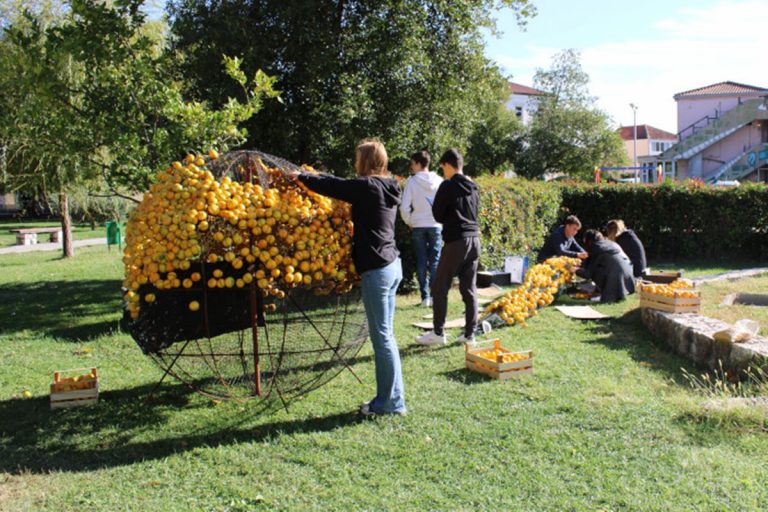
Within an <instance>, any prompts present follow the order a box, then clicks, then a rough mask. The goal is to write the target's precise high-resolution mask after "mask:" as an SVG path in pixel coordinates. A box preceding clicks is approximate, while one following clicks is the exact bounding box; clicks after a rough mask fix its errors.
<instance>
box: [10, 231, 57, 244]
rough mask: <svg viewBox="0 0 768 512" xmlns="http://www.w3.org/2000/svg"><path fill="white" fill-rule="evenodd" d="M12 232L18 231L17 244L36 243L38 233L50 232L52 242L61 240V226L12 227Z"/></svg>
mask: <svg viewBox="0 0 768 512" xmlns="http://www.w3.org/2000/svg"><path fill="white" fill-rule="evenodd" d="M11 232H12V233H16V245H35V244H36V243H37V235H39V234H46V233H47V234H49V235H50V242H51V243H58V242H60V241H61V228H60V227H53V228H23V229H12V230H11Z"/></svg>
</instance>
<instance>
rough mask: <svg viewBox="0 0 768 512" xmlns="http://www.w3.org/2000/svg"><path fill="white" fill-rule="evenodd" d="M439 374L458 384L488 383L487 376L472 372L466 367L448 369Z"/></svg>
mask: <svg viewBox="0 0 768 512" xmlns="http://www.w3.org/2000/svg"><path fill="white" fill-rule="evenodd" d="M441 375H442V376H443V377H445V378H446V379H448V380H450V381H453V382H458V383H459V384H469V385H472V384H483V383H488V381H489V380H490V378H489V377H488V376H486V375H483V374H481V373H477V372H473V371H472V370H469V369H468V368H457V369H455V370H449V371H447V372H443V373H441Z"/></svg>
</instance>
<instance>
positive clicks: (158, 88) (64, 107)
mask: <svg viewBox="0 0 768 512" xmlns="http://www.w3.org/2000/svg"><path fill="white" fill-rule="evenodd" d="M141 5H142V2H141V1H140V0H123V1H119V2H114V3H111V4H109V3H104V2H101V1H96V0H76V1H73V2H72V3H71V10H70V12H69V13H67V14H66V15H63V16H61V17H60V18H58V19H57V20H54V21H53V22H51V23H50V24H49V25H48V26H47V27H45V28H44V27H43V24H42V23H37V22H36V20H35V19H33V22H31V23H26V24H23V25H18V26H12V27H11V28H10V29H9V31H8V37H7V39H6V40H2V41H0V43H2V44H4V45H6V46H7V49H8V51H7V52H3V56H2V58H0V84H2V85H3V88H2V90H3V93H2V94H1V95H0V102H2V105H1V106H3V107H4V108H3V110H4V112H5V113H6V115H5V116H4V118H3V120H4V122H3V123H2V125H1V126H0V139H2V141H3V143H4V144H6V145H7V146H8V147H9V149H10V150H9V153H8V154H9V155H10V158H9V168H10V169H12V170H13V172H12V176H13V181H14V186H15V187H30V186H38V185H39V184H41V183H42V184H47V185H49V186H50V185H53V184H54V183H57V184H58V185H56V186H57V187H59V186H64V187H74V186H79V185H81V184H85V185H87V186H89V187H91V188H92V189H98V188H105V187H106V188H109V189H111V190H125V191H143V190H146V189H147V187H148V186H149V184H150V182H151V180H152V177H153V176H154V174H155V172H156V171H157V170H158V169H159V168H161V167H163V166H165V165H168V163H169V162H171V161H172V160H175V159H177V158H179V157H181V156H182V155H184V154H185V153H187V152H197V151H205V150H207V149H208V148H210V147H215V148H217V149H218V150H220V151H225V150H227V148H229V147H230V146H232V145H239V144H241V143H243V141H244V140H245V137H246V135H247V131H246V130H245V129H243V128H241V127H240V125H241V124H242V123H243V122H244V121H246V120H248V119H250V118H251V117H252V116H253V115H254V114H255V113H256V112H257V111H258V110H259V109H261V108H262V107H263V101H264V100H266V99H270V98H277V97H278V92H277V91H275V90H274V88H273V86H274V83H275V80H274V78H272V77H270V76H268V75H266V74H265V73H263V72H261V71H258V72H256V73H255V74H254V78H253V79H252V80H251V81H250V82H249V81H248V80H247V78H246V76H247V75H246V73H245V72H244V71H243V70H242V69H241V66H242V59H240V58H236V57H233V58H225V59H224V62H223V65H222V67H221V68H219V67H218V66H215V69H214V70H212V73H216V74H217V75H220V76H222V77H224V78H225V79H226V80H231V81H232V83H234V84H237V85H238V86H239V90H236V91H234V93H233V94H232V95H231V97H228V98H227V99H226V101H225V102H223V103H222V104H221V105H219V106H218V107H214V106H212V105H211V104H210V103H209V102H208V101H205V100H200V99H197V100H195V99H191V94H190V91H189V87H188V83H189V81H190V77H189V76H184V75H183V74H181V73H180V72H179V62H180V59H181V57H182V56H181V54H178V53H173V52H170V53H169V52H164V51H161V50H162V48H163V47H164V45H165V40H164V39H163V38H164V37H165V36H164V35H163V34H164V32H163V31H162V30H158V29H157V27H156V23H154V24H151V25H148V24H147V23H146V22H145V17H144V14H143V13H142V12H141V10H140V9H139V8H140V7H141ZM30 161H36V162H39V163H40V165H38V166H36V169H37V170H36V172H33V173H30V172H28V171H27V170H28V169H29V165H30Z"/></svg>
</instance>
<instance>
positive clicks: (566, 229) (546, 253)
mask: <svg viewBox="0 0 768 512" xmlns="http://www.w3.org/2000/svg"><path fill="white" fill-rule="evenodd" d="M580 229H581V221H580V220H579V218H578V217H576V216H575V215H569V216H568V217H566V218H565V222H564V223H563V225H562V226H560V227H558V228H557V229H555V230H554V231H553V232H552V234H551V235H549V238H547V241H546V242H545V243H544V245H543V246H542V248H541V250H540V251H539V256H538V257H537V258H536V261H537V262H538V263H541V262H542V261H544V260H546V259H549V258H552V257H555V256H568V257H571V258H581V259H582V260H583V259H586V258H587V251H585V250H584V248H583V247H582V246H580V245H579V242H577V241H576V238H575V237H576V233H578V232H579V230H580Z"/></svg>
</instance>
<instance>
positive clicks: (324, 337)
mask: <svg viewBox="0 0 768 512" xmlns="http://www.w3.org/2000/svg"><path fill="white" fill-rule="evenodd" d="M213 156H215V157H216V158H213V157H209V158H205V159H203V158H201V157H194V156H191V157H188V158H187V160H186V162H185V163H186V165H183V164H181V163H175V164H174V167H172V168H170V169H169V170H168V171H166V173H167V174H165V175H163V178H162V180H161V181H162V183H161V185H158V186H157V187H154V186H153V189H152V190H151V191H150V193H149V194H147V196H145V199H144V201H154V202H155V203H157V204H154V203H153V206H151V207H150V206H145V207H144V208H143V209H142V207H141V206H140V208H139V209H140V210H141V211H140V212H139V213H138V214H136V215H135V216H132V218H131V220H130V221H129V226H128V230H127V231H128V239H127V244H126V254H125V257H124V261H125V263H126V281H125V282H124V284H125V286H126V291H125V299H126V304H127V307H126V310H125V322H126V324H127V328H128V330H129V332H130V333H131V335H132V336H133V338H134V340H135V341H136V342H137V344H138V345H139V346H140V347H141V349H142V350H143V352H144V353H145V354H147V355H148V356H150V357H151V358H152V359H153V360H154V361H155V362H156V363H157V365H158V366H159V367H160V368H161V369H163V370H164V374H163V379H164V378H165V377H166V376H167V375H171V376H173V377H175V378H176V379H178V380H180V381H182V382H184V383H185V384H187V385H189V386H190V387H192V388H193V389H195V390H196V391H198V392H200V393H202V394H204V395H207V396H210V397H212V398H216V399H247V398H251V397H254V396H259V397H265V398H266V397H270V396H272V395H276V396H277V397H278V398H279V400H280V401H281V402H282V403H283V405H287V403H288V402H289V401H290V400H291V399H293V398H295V397H297V396H300V395H303V394H305V393H308V392H310V391H312V390H314V389H317V388H319V387H320V386H322V385H324V384H325V383H327V382H328V381H330V380H331V379H332V378H334V377H335V376H336V375H338V374H339V372H341V371H343V370H344V369H347V370H348V371H350V372H352V374H353V375H354V371H353V370H352V369H351V368H350V365H349V361H350V360H351V359H352V358H354V357H355V356H356V355H357V353H358V352H359V350H360V348H361V346H362V344H363V342H364V341H365V340H366V338H367V335H368V330H367V323H366V319H365V313H364V310H363V306H362V302H361V297H360V290H359V286H357V285H356V283H355V281H356V279H357V278H356V274H355V272H354V266H353V265H352V264H351V247H350V244H351V229H352V226H351V221H348V218H349V215H348V206H346V205H342V204H339V203H335V204H333V203H331V202H329V200H328V199H327V198H321V197H320V196H317V195H314V194H313V193H311V192H309V191H307V190H306V189H304V188H302V185H301V184H300V183H299V182H298V181H295V180H293V179H292V178H291V177H290V176H289V175H288V173H289V172H290V171H294V170H298V169H299V168H298V167H297V166H295V165H293V164H291V163H290V162H287V161H285V160H283V159H281V158H278V157H274V156H271V155H268V154H266V153H262V152H258V151H236V152H231V153H227V154H225V155H222V156H221V157H218V155H215V154H213ZM204 179H205V180H207V183H208V184H209V185H210V188H206V189H205V193H203V192H201V191H200V190H198V191H197V192H194V191H193V192H192V193H190V192H189V190H187V187H188V186H189V185H190V184H193V185H194V184H195V183H199V182H200V181H201V180H204ZM212 180H214V181H215V182H216V184H214V183H213V182H212ZM229 183H238V184H239V185H237V186H234V185H233V187H234V188H237V190H238V191H240V192H242V191H243V190H244V191H245V192H243V194H244V195H243V197H245V199H244V201H243V202H244V203H247V206H243V205H241V204H238V205H236V207H232V208H230V209H229V210H226V213H227V214H230V213H231V214H230V215H229V216H225V213H222V210H223V209H220V208H219V207H218V205H217V204H216V203H215V200H214V199H212V197H214V196H211V194H212V192H211V189H213V190H214V191H218V192H216V193H221V189H222V187H223V188H224V189H226V188H227V186H226V184H229ZM222 184H225V185H222ZM244 184H249V185H245V186H243V185H244ZM220 185H221V187H220ZM258 187H260V188H258ZM271 189H275V190H273V192H274V193H272V192H270V190H271ZM277 189H279V191H280V193H278V190H277ZM240 192H238V193H240ZM249 194H250V195H249ZM280 194H282V195H280ZM223 196H224V198H225V200H226V197H228V196H227V193H223ZM257 196H258V197H257ZM233 197H234V196H233ZM238 197H240V196H238ZM249 197H250V198H252V202H249ZM265 197H266V198H267V199H263V198H265ZM158 198H159V199H158ZM201 198H202V199H201ZM206 198H207V200H206ZM275 198H277V199H278V202H277V203H275V201H274V200H273V199H275ZM286 198H292V200H293V201H294V203H292V204H290V205H289V204H287V203H286V202H285V201H287V199H286ZM281 199H282V200H284V201H283V203H280V202H279V201H280V200H281ZM158 201H159V203H158ZM169 201H170V202H174V201H175V203H174V204H182V205H183V206H182V210H183V212H184V213H183V214H181V215H180V214H179V213H178V212H176V215H174V216H173V217H171V214H173V213H174V212H173V211H170V212H167V213H165V212H164V211H163V209H162V207H163V206H164V205H166V204H168V202H169ZM229 204H230V206H232V205H233V201H232V199H230V200H229ZM296 205H298V208H297V207H296ZM225 206H226V203H225ZM195 207H197V208H195ZM153 208H154V209H153ZM238 208H239V210H238ZM331 208H333V210H332V211H331V210H330V209H331ZM190 212H191V213H190ZM201 212H203V213H202V214H201ZM237 212H239V214H238V213H237ZM278 212H282V213H278ZM177 217H178V218H177ZM168 218H170V219H171V221H170V222H168ZM222 219H224V221H222ZM262 219H271V220H267V221H264V222H262ZM276 219H277V220H276ZM176 221H178V222H176ZM225 221H226V222H225ZM156 223H159V224H160V225H161V226H163V227H161V228H158V227H157V226H156V225H155V224H156ZM173 225H176V226H177V227H176V228H173V230H174V232H176V233H178V235H170V234H169V231H168V230H170V229H171V228H169V227H166V226H173ZM266 226H269V228H267V227H266ZM318 226H319V227H318ZM294 235H295V236H294ZM158 237H159V238H162V241H159V240H158V239H157V238H158ZM166 239H173V240H176V239H178V240H180V242H179V243H180V245H181V248H179V247H174V248H171V249H168V248H167V246H169V245H173V244H170V243H165V244H164V243H163V242H164V241H165V240H166ZM190 240H191V241H190ZM190 247H191V249H190ZM174 250H175V251H176V252H175V253H173V255H170V253H169V251H170V252H173V251H174ZM180 254H181V257H180V256H179V255H180ZM278 255H279V257H278ZM265 262H266V264H265ZM275 262H277V263H275ZM294 267H295V268H294ZM299 267H301V269H302V270H305V271H306V272H305V275H302V274H301V272H299V270H298V268H299ZM313 270H314V272H313ZM294 272H295V273H294ZM227 274H229V275H228V276H227ZM289 274H290V275H289ZM289 278H290V279H289ZM355 377H356V378H357V376H356V375H355ZM358 380H360V379H359V378H358ZM161 382H162V380H161Z"/></svg>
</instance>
